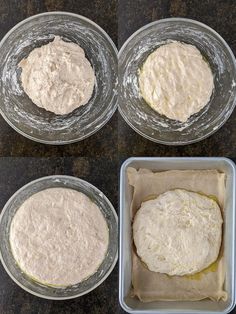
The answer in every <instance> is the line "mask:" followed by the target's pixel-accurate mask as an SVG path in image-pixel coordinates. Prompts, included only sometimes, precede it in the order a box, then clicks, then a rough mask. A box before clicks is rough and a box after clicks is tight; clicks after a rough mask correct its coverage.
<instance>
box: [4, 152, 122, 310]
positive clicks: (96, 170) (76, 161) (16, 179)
mask: <svg viewBox="0 0 236 314" xmlns="http://www.w3.org/2000/svg"><path fill="white" fill-rule="evenodd" d="M104 173H109V176H103V175H102V174H104ZM53 174H66V175H73V176H78V177H80V178H81V179H84V180H87V181H88V182H90V183H92V184H94V185H95V186H96V187H97V188H99V189H100V190H101V191H102V192H103V193H104V194H105V195H106V196H107V197H108V198H109V200H110V201H111V202H112V204H113V206H114V208H115V209H116V210H117V193H118V192H117V191H118V173H117V163H116V162H115V161H108V160H107V159H99V160H97V159H94V158H93V159H89V158H0V196H1V197H0V208H3V206H4V204H5V203H6V201H7V200H8V199H9V198H10V196H11V195H12V194H13V193H14V192H16V191H17V190H18V189H19V188H20V187H22V186H23V185H25V184H26V183H28V182H30V181H32V180H34V179H37V178H39V177H43V176H47V175H53ZM0 313H1V314H75V313H79V314H90V313H91V314H112V313H122V310H121V309H120V308H119V303H118V264H117V265H116V267H115V269H114V270H113V271H112V273H111V274H110V276H109V277H108V278H107V279H106V280H105V281H104V282H103V283H102V284H101V285H100V286H99V287H97V288H96V289H95V290H93V291H91V292H90V293H89V294H87V295H84V296H82V297H80V298H76V299H72V300H68V301H51V300H44V299H40V298H38V297H35V296H33V295H31V294H29V293H28V292H26V291H24V290H23V289H21V288H20V287H18V286H17V285H16V284H15V283H14V282H13V281H12V280H11V278H10V277H9V276H8V275H7V273H6V272H5V271H4V269H3V266H2V265H1V264H0Z"/></svg>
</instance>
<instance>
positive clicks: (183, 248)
mask: <svg viewBox="0 0 236 314" xmlns="http://www.w3.org/2000/svg"><path fill="white" fill-rule="evenodd" d="M222 223H223V220H222V216H221V211H220V208H219V206H218V204H217V203H216V202H215V201H214V200H212V199H211V198H209V197H207V196H203V195H200V194H198V193H194V192H189V191H186V190H181V189H176V190H171V191H168V192H165V193H163V194H160V195H159V196H158V197H157V198H156V199H154V200H149V201H146V202H143V203H142V205H141V208H140V209H139V210H138V212H137V214H136V216H135V218H134V224H133V236H134V243H135V246H136V249H137V254H138V255H139V257H140V258H141V260H142V261H143V262H144V263H145V264H146V265H147V267H148V269H149V270H151V271H154V272H159V273H165V274H168V275H179V276H182V275H187V274H194V273H197V272H200V271H201V270H203V269H204V268H206V267H208V266H209V265H210V264H212V263H213V262H215V261H216V259H217V257H218V255H219V250H220V246H221V240H222Z"/></svg>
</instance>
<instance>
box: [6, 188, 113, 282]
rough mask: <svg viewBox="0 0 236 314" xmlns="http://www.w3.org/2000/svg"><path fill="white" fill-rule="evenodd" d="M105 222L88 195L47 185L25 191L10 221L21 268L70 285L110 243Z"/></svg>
mask: <svg viewBox="0 0 236 314" xmlns="http://www.w3.org/2000/svg"><path fill="white" fill-rule="evenodd" d="M108 238H109V235H108V227H107V224H106V221H105V219H104V217H103V215H102V213H101V211H100V210H99V208H98V206H97V205H96V204H95V203H93V202H92V201H91V200H90V199H89V198H88V197H87V196H86V195H84V194H83V193H80V192H78V191H75V190H72V189H67V188H50V189H46V190H43V191H41V192H38V193H36V194H34V195H32V196H31V197H29V198H28V199H27V200H26V201H25V202H24V203H23V204H22V205H21V206H20V208H19V209H18V210H17V212H16V214H15V216H14V217H13V220H12V223H11V227H10V244H11V248H12V252H13V255H14V257H15V259H16V261H17V263H18V264H19V266H20V268H21V269H22V270H23V271H24V272H25V273H26V274H28V275H29V276H31V277H32V278H34V279H35V280H37V281H39V282H42V283H45V284H51V285H60V286H68V285H73V284H77V283H79V282H81V281H82V280H84V279H86V278H87V277H89V276H91V275H92V274H94V273H95V272H96V270H97V269H98V267H99V266H100V264H101V263H102V261H103V259H104V257H105V255H106V252H107V248H108V240H109V239H108Z"/></svg>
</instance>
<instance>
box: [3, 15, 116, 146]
mask: <svg viewBox="0 0 236 314" xmlns="http://www.w3.org/2000/svg"><path fill="white" fill-rule="evenodd" d="M50 15H64V16H71V17H75V18H77V19H80V20H83V21H86V22H88V23H89V24H91V25H93V26H95V28H96V29H98V30H99V31H100V32H101V33H102V34H103V35H104V37H105V38H106V39H107V41H108V42H109V44H110V45H111V47H112V49H113V50H114V53H115V55H116V57H117V56H118V49H117V47H116V45H115V43H114V42H113V40H112V39H111V37H110V36H109V35H108V34H107V32H106V31H105V30H104V29H103V28H102V27H101V26H99V25H98V24H97V23H95V22H94V21H92V20H91V19H89V18H87V17H85V16H83V15H80V14H76V13H71V12H67V11H52V12H43V13H39V14H35V15H32V16H30V17H27V18H25V19H24V20H22V21H20V22H19V23H17V24H16V25H14V26H13V27H12V28H11V29H10V30H9V31H8V32H7V33H6V34H5V35H4V36H3V38H2V39H1V40H0V49H1V47H2V46H3V45H4V43H5V41H6V40H7V39H8V37H9V36H10V35H11V34H12V33H13V32H14V31H15V30H16V29H18V28H20V27H21V26H22V25H24V24H26V23H28V22H30V21H31V20H34V19H35V18H37V17H40V16H50ZM114 94H115V95H116V94H117V92H114ZM112 101H113V100H112ZM112 101H111V102H112ZM111 102H110V103H111ZM117 107H118V99H117V97H116V99H115V101H114V105H113V106H112V107H111V110H110V111H109V112H108V113H107V115H106V119H105V120H104V121H103V122H102V123H100V124H99V127H98V128H94V129H93V130H92V131H90V132H89V133H88V134H85V135H83V136H82V137H81V138H79V139H72V140H66V141H65V140H52V141H50V140H42V139H38V138H36V137H34V136H32V135H30V134H27V133H26V132H24V131H22V130H20V129H18V128H17V127H16V126H15V125H14V124H13V123H12V122H11V121H10V120H9V119H8V117H7V116H6V115H5V113H4V112H3V111H2V109H1V107H0V114H1V115H2V117H3V119H4V120H5V121H6V122H7V123H8V125H10V126H11V127H12V128H13V129H14V130H15V131H16V132H18V133H19V134H20V135H22V136H24V137H26V138H28V139H30V140H32V141H34V142H37V143H42V144H48V145H65V144H72V143H76V142H80V141H82V140H84V139H86V138H88V137H90V136H91V135H93V134H94V133H96V132H98V131H99V130H100V129H101V128H102V127H103V126H105V124H107V122H108V121H109V120H110V119H111V118H112V116H113V114H114V113H115V111H116V109H117Z"/></svg>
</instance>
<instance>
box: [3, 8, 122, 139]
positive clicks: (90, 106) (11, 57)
mask: <svg viewBox="0 0 236 314" xmlns="http://www.w3.org/2000/svg"><path fill="white" fill-rule="evenodd" d="M55 35H58V36H60V37H61V38H62V39H64V40H66V41H72V42H74V43H77V44H79V45H80V46H81V47H82V48H83V49H84V51H85V54H86V57H87V58H88V60H89V61H90V63H91V64H92V66H93V69H94V71H95V74H96V86H95V88H94V91H93V95H92V97H91V99H90V100H89V102H88V103H87V104H86V105H85V106H81V107H80V108H78V109H76V110H74V111H73V112H71V113H70V114H68V115H63V116H59V115H55V114H53V113H51V112H49V111H46V110H45V109H42V108H39V107H37V106H36V105H35V104H34V103H33V102H32V101H31V99H30V98H29V97H28V96H27V95H26V94H25V92H24V90H23V88H22V85H21V81H20V73H21V69H20V68H19V67H18V63H19V62H20V61H21V60H22V59H23V58H24V57H27V56H28V54H29V53H30V52H31V51H32V50H33V49H34V48H36V47H40V46H42V45H44V44H47V43H48V42H49V41H52V40H53V38H54V37H55ZM0 76H1V81H0V112H1V114H2V116H3V117H4V119H5V120H6V121H7V122H8V124H9V125H11V126H12V127H13V128H14V129H15V130H16V131H18V132H19V133H20V134H22V135H24V136H26V137H28V138H30V139H32V140H34V141H38V142H41V143H46V144H56V145H58V144H67V143H72V142H76V141H79V140H82V139H84V138H86V137H88V136H90V135H92V134H93V133H95V132H96V131H98V130H99V129H100V128H101V127H102V126H103V125H104V124H105V123H106V122H107V121H108V120H109V119H110V118H111V116H112V114H113V113H114V111H115V109H116V106H117V49H116V47H115V45H114V43H113V42H112V40H111V39H110V37H109V36H108V35H107V34H106V33H105V31H104V30H103V29H102V28H100V27H99V26H98V25H97V24H95V23H94V22H92V21H91V20H89V19H87V18H85V17H83V16H80V15H77V14H72V13H66V12H49V13H43V14H38V15H35V16H32V17H30V18H27V19H25V20H23V21H22V22H20V23H19V24H17V25H16V26H15V27H13V28H12V29H11V30H10V31H9V32H8V33H7V34H6V35H5V37H4V38H3V39H2V41H1V42H0Z"/></svg>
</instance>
